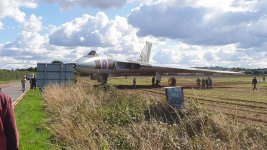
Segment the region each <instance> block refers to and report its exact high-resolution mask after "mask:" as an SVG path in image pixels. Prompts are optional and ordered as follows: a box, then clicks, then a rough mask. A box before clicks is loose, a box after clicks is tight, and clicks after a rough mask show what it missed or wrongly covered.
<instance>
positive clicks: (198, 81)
mask: <svg viewBox="0 0 267 150" xmlns="http://www.w3.org/2000/svg"><path fill="white" fill-rule="evenodd" d="M197 89H198V90H200V79H199V77H198V78H197Z"/></svg>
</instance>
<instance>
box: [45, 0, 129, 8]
mask: <svg viewBox="0 0 267 150" xmlns="http://www.w3.org/2000/svg"><path fill="white" fill-rule="evenodd" d="M43 1H45V2H50V3H59V4H60V5H62V7H63V8H64V9H68V8H71V7H73V6H74V5H81V6H82V7H96V8H100V9H107V8H111V7H121V6H122V5H124V4H125V3H126V2H127V0H43Z"/></svg>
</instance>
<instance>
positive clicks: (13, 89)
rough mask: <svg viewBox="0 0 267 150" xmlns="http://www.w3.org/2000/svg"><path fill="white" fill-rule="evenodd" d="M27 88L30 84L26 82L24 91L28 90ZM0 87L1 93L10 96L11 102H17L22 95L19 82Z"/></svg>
mask: <svg viewBox="0 0 267 150" xmlns="http://www.w3.org/2000/svg"><path fill="white" fill-rule="evenodd" d="M29 86H30V84H29V82H28V81H27V84H26V89H29ZM0 87H1V88H2V92H4V93H6V94H8V95H9V96H11V98H12V100H13V101H15V100H17V99H18V98H19V97H20V96H21V95H22V94H23V93H22V89H21V83H20V82H14V83H9V84H5V85H0Z"/></svg>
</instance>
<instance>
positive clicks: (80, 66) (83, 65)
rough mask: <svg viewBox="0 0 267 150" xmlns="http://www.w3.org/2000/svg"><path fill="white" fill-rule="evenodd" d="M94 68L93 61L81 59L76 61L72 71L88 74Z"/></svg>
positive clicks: (85, 58)
mask: <svg viewBox="0 0 267 150" xmlns="http://www.w3.org/2000/svg"><path fill="white" fill-rule="evenodd" d="M95 67H96V64H95V61H94V60H92V59H90V58H87V57H82V58H80V59H78V60H76V62H75V67H74V69H75V70H77V71H79V72H81V73H85V74H89V71H90V69H95Z"/></svg>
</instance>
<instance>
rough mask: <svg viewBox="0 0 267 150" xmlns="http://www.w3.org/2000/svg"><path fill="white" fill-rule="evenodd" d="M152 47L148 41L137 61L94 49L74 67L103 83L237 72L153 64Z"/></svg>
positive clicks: (158, 80) (159, 79)
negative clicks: (120, 78)
mask: <svg viewBox="0 0 267 150" xmlns="http://www.w3.org/2000/svg"><path fill="white" fill-rule="evenodd" d="M151 47H152V43H151V42H146V45H145V47H144V49H143V51H142V52H141V54H140V56H139V59H138V60H136V61H133V60H127V59H126V60H120V59H115V58H112V57H108V56H106V55H104V54H102V53H101V54H100V53H97V52H96V51H95V50H92V51H90V52H89V53H88V54H87V55H86V56H83V57H81V58H79V59H78V60H76V62H75V65H74V68H75V69H76V70H77V71H78V72H80V73H82V74H84V75H90V76H91V79H96V80H97V81H98V82H101V83H106V82H107V80H108V76H137V75H151V76H152V75H153V76H154V75H155V76H156V81H157V82H158V83H160V81H161V75H162V74H165V73H208V74H212V73H220V74H237V73H236V72H230V71H216V70H206V69H196V68H175V67H168V66H166V65H153V64H150V63H149V58H150V53H151Z"/></svg>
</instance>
